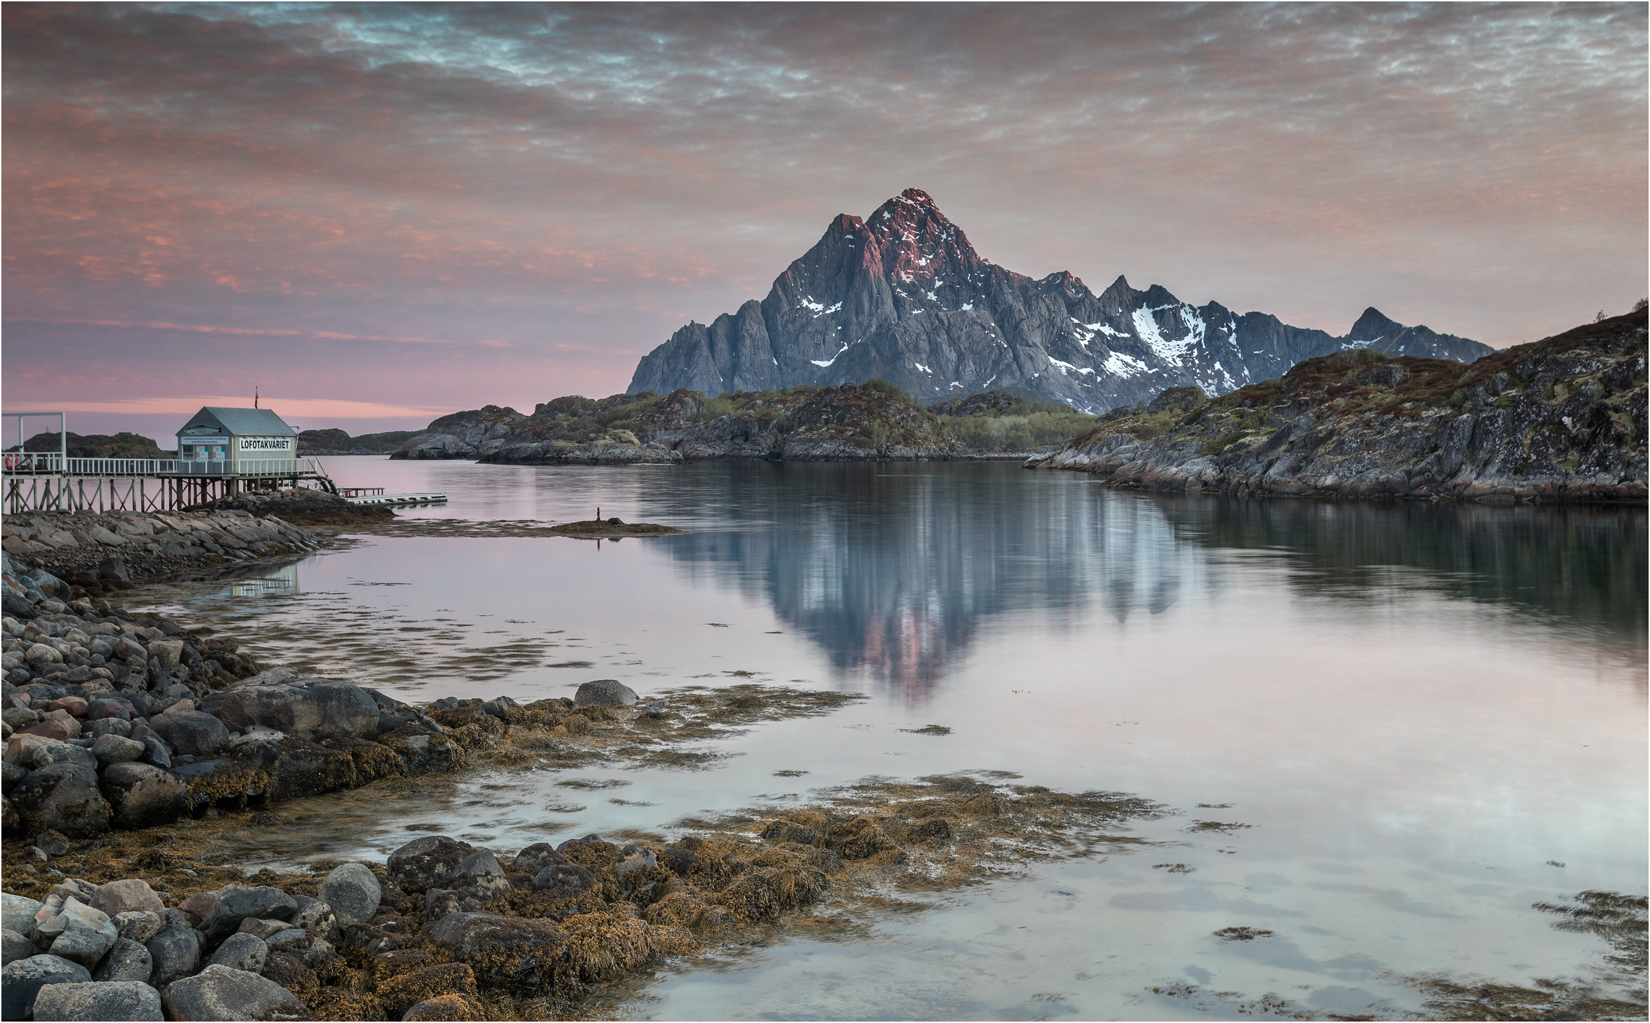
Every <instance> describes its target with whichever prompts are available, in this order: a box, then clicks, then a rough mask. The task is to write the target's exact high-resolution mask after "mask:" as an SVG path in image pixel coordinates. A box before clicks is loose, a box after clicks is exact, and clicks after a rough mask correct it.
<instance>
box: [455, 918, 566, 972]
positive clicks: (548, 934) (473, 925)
mask: <svg viewBox="0 0 1650 1023" xmlns="http://www.w3.org/2000/svg"><path fill="white" fill-rule="evenodd" d="M424 936H425V937H426V938H428V939H429V941H430V944H432V945H435V946H437V947H439V948H444V949H447V950H448V951H449V952H452V953H453V954H454V955H455V956H458V957H460V958H471V957H475V956H483V955H487V954H489V953H494V952H501V951H507V950H509V951H528V950H530V949H540V950H543V951H544V952H545V953H546V955H547V956H553V955H554V953H555V951H556V950H557V949H558V948H559V947H560V944H561V940H560V939H561V928H559V927H557V926H556V925H555V924H554V923H552V922H551V921H549V920H530V919H526V918H524V917H512V916H500V915H498V914H497V913H449V914H447V915H446V916H445V917H442V918H441V919H440V920H438V921H436V922H435V923H433V924H429V925H428V926H426V927H425V928H424ZM546 965H548V959H547V960H546Z"/></svg>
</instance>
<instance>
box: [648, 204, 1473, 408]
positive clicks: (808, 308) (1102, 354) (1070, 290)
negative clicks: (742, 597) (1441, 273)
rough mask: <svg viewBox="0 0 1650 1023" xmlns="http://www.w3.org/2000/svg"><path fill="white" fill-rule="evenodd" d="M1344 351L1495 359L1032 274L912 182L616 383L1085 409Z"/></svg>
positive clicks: (1409, 336) (1459, 342)
mask: <svg viewBox="0 0 1650 1023" xmlns="http://www.w3.org/2000/svg"><path fill="white" fill-rule="evenodd" d="M1354 348H1367V349H1371V350H1373V351H1376V352H1379V353H1381V354H1383V355H1394V356H1417V357H1426V358H1440V359H1455V360H1457V361H1462V362H1470V361H1472V360H1473V359H1477V358H1479V357H1481V356H1484V355H1487V354H1489V352H1490V351H1491V349H1490V348H1489V347H1488V346H1486V345H1482V344H1479V343H1478V342H1476V341H1469V340H1467V339H1465V338H1460V337H1454V336H1452V335H1448V334H1438V333H1436V332H1434V331H1432V330H1429V329H1428V328H1426V327H1406V326H1404V325H1402V324H1400V323H1397V322H1394V321H1393V320H1391V319H1388V318H1387V317H1386V316H1384V315H1382V314H1381V313H1380V312H1378V311H1376V310H1375V309H1367V310H1365V311H1364V314H1363V315H1362V316H1361V317H1359V319H1358V321H1357V323H1355V324H1353V326H1352V329H1351V330H1350V331H1349V332H1348V333H1347V334H1346V335H1345V336H1343V337H1334V336H1332V335H1330V334H1328V333H1325V332H1324V331H1321V330H1307V329H1303V328H1300V327H1291V326H1289V325H1287V324H1285V323H1283V322H1281V321H1280V320H1278V318H1277V317H1275V316H1270V315H1267V314H1265V313H1255V312H1251V313H1243V314H1241V315H1240V314H1238V313H1235V312H1233V311H1231V310H1229V309H1227V308H1226V307H1224V306H1222V305H1220V304H1219V303H1217V302H1210V303H1208V304H1207V305H1204V306H1193V305H1190V304H1188V303H1185V302H1182V301H1180V300H1179V299H1177V298H1176V297H1175V296H1174V295H1172V294H1170V293H1169V292H1168V291H1167V290H1165V289H1164V288H1162V287H1160V286H1158V285H1155V284H1154V285H1152V286H1151V287H1150V288H1148V289H1146V290H1145V291H1136V290H1135V289H1133V288H1131V287H1130V286H1129V282H1128V281H1127V280H1125V279H1124V278H1122V277H1119V278H1117V280H1116V281H1114V282H1112V284H1111V286H1110V287H1108V288H1106V289H1105V290H1104V291H1102V292H1100V293H1099V294H1095V293H1094V292H1092V291H1090V290H1089V288H1088V287H1087V286H1086V285H1084V283H1083V282H1082V281H1081V280H1079V279H1078V278H1077V277H1074V276H1072V275H1071V274H1070V273H1065V272H1062V273H1056V274H1050V275H1049V276H1047V277H1044V278H1042V279H1040V280H1033V279H1032V278H1030V277H1025V276H1022V275H1020V274H1017V273H1014V272H1012V271H1010V270H1006V269H1004V268H1003V267H1000V266H997V265H996V264H994V263H992V262H991V261H990V260H988V259H985V258H983V257H981V256H980V255H979V254H977V253H976V252H975V251H974V247H973V246H972V245H971V244H969V241H968V237H967V235H965V234H964V233H963V230H962V228H960V227H958V226H957V225H955V224H953V223H952V222H951V221H950V220H948V219H946V216H945V214H943V213H941V212H940V210H939V208H938V207H936V206H935V205H934V200H933V199H931V198H930V197H929V196H928V194H927V193H926V192H923V191H921V190H920V189H915V188H908V189H906V190H905V191H904V192H901V193H900V194H899V195H897V196H895V197H894V198H892V199H890V200H888V201H887V202H885V203H883V204H882V206H880V207H879V208H878V209H877V210H876V212H874V213H872V214H871V216H870V218H869V219H867V220H861V219H860V218H858V217H855V216H849V215H847V214H842V215H840V216H838V217H837V218H836V219H835V220H833V221H832V222H831V224H830V226H829V227H828V228H826V230H825V234H824V236H823V237H822V238H820V239H819V241H818V243H817V244H815V245H814V247H813V248H812V249H810V250H809V251H808V253H807V254H806V255H804V256H803V257H802V258H801V259H798V260H796V261H795V262H794V263H792V264H791V265H790V267H789V268H788V269H787V270H786V271H785V272H784V273H783V274H781V275H780V276H779V277H778V278H776V279H775V280H774V282H773V287H772V288H771V289H770V290H769V292H768V296H767V297H766V298H764V299H763V300H762V301H760V302H757V301H755V300H754V299H753V300H751V301H749V302H746V303H745V304H744V305H742V306H740V307H739V310H738V311H737V312H735V313H731V314H724V315H722V316H718V317H717V318H716V319H715V320H714V321H713V322H712V323H711V324H710V325H709V326H706V325H703V324H699V323H689V324H688V325H687V326H685V327H683V328H681V329H680V330H678V331H677V332H676V333H675V334H674V335H672V336H671V338H670V340H669V341H667V342H665V343H664V344H662V345H660V346H659V347H658V348H655V349H654V350H653V351H652V352H650V353H649V354H647V355H646V356H644V357H643V358H642V360H641V362H640V363H639V364H638V365H637V367H636V373H635V375H634V377H632V379H631V382H630V387H629V388H628V390H629V392H630V393H632V394H637V393H641V392H644V391H654V392H657V393H660V394H666V393H669V392H671V391H674V390H676V389H678V388H687V389H689V390H694V391H701V392H703V393H705V394H708V395H712V396H714V395H718V394H723V393H726V392H730V391H739V390H746V391H751V390H772V389H778V388H785V387H794V386H798V385H803V384H837V383H843V382H854V383H860V382H863V381H865V380H868V379H871V378H880V379H883V380H887V381H889V382H890V383H893V384H895V385H897V386H899V387H901V388H904V389H905V390H908V391H910V392H912V393H913V394H916V395H918V396H919V397H921V398H922V399H923V400H924V401H935V400H939V399H943V398H946V397H949V396H951V395H967V394H972V393H975V392H978V391H985V390H989V389H992V388H999V389H1009V390H1013V389H1017V388H1024V389H1027V390H1031V391H1035V392H1037V393H1039V394H1041V395H1045V396H1047V397H1048V398H1051V399H1053V400H1055V401H1059V402H1062V403H1065V404H1067V405H1070V406H1072V407H1073V408H1076V409H1079V410H1081V411H1085V412H1091V413H1094V412H1101V411H1104V410H1107V409H1110V408H1113V407H1116V406H1118V405H1123V404H1128V403H1132V402H1135V401H1138V400H1141V399H1145V398H1149V397H1151V396H1152V395H1154V394H1157V393H1158V392H1160V391H1162V390H1164V389H1165V388H1168V387H1174V386H1181V385H1190V386H1196V387H1199V388H1201V389H1202V390H1203V391H1205V392H1206V393H1209V394H1225V393H1227V392H1228V391H1233V390H1236V389H1237V388H1239V387H1242V386H1244V385H1245V384H1249V383H1254V382H1258V381H1261V380H1266V379H1269V378H1272V377H1277V376H1279V375H1281V374H1282V373H1283V372H1284V371H1286V370H1288V369H1289V368H1290V367H1291V366H1293V365H1295V364H1296V363H1297V362H1299V361H1301V360H1302V359H1307V358H1311V357H1313V356H1318V355H1326V354H1328V353H1331V352H1337V351H1343V350H1347V349H1354Z"/></svg>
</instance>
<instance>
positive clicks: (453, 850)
mask: <svg viewBox="0 0 1650 1023" xmlns="http://www.w3.org/2000/svg"><path fill="white" fill-rule="evenodd" d="M474 851H475V847H474V846H472V845H469V844H468V843H465V842H459V841H455V840H454V839H451V838H448V837H447V836H446V835H430V836H428V837H427V838H415V839H413V840H412V841H411V842H408V843H407V844H406V845H404V846H402V847H401V848H399V849H397V850H396V851H395V852H393V853H390V858H389V863H388V869H389V875H390V877H391V878H392V879H394V881H395V883H396V884H398V885H400V886H401V887H403V888H406V887H409V886H410V887H418V888H422V887H425V886H427V885H431V884H434V883H435V882H436V881H437V880H438V879H440V878H442V877H445V876H447V875H448V874H450V873H452V872H453V870H454V869H456V868H457V867H458V865H459V864H460V863H462V862H463V861H464V859H465V857H467V856H469V855H470V854H471V853H472V852H474Z"/></svg>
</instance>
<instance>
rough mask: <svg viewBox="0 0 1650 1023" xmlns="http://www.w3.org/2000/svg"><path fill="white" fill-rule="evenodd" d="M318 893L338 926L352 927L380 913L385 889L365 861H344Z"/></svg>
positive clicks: (324, 882) (322, 884) (323, 882)
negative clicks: (379, 906)
mask: <svg viewBox="0 0 1650 1023" xmlns="http://www.w3.org/2000/svg"><path fill="white" fill-rule="evenodd" d="M500 873H503V872H502V871H500ZM317 894H318V895H320V897H321V901H323V902H325V903H327V904H328V905H330V906H331V907H332V911H333V914H334V916H335V918H336V919H337V921H338V926H339V927H348V926H350V925H351V924H360V923H366V922H367V921H368V920H371V919H372V918H373V917H375V916H377V915H378V903H379V902H380V900H382V899H383V896H384V890H383V887H382V886H381V885H379V883H378V878H376V877H374V876H373V874H372V871H370V870H368V869H367V868H366V867H365V866H364V865H363V864H360V863H344V864H341V865H339V866H338V867H337V868H335V869H334V870H333V871H332V873H330V874H328V875H327V876H326V880H324V881H322V882H321V888H320V891H319V892H317Z"/></svg>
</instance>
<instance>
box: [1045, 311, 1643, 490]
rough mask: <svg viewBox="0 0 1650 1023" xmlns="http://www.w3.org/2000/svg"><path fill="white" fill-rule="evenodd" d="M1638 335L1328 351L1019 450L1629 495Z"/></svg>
mask: <svg viewBox="0 0 1650 1023" xmlns="http://www.w3.org/2000/svg"><path fill="white" fill-rule="evenodd" d="M1375 329H1385V328H1384V327H1382V326H1377V327H1376V328H1375ZM1645 339H1646V319H1645V312H1644V311H1643V310H1639V311H1637V312H1634V313H1631V314H1629V315H1627V316H1618V317H1615V318H1614V319H1607V320H1604V321H1601V322H1599V323H1593V324H1587V325H1586V326H1582V327H1577V328H1576V329H1574V330H1571V331H1567V332H1565V333H1563V334H1559V335H1557V336H1555V337H1551V338H1547V339H1546V340H1544V341H1537V342H1535V343H1533V344H1527V345H1519V346H1517V347H1515V348H1509V349H1507V350H1506V351H1501V352H1496V353H1495V354H1493V355H1490V356H1487V357H1485V358H1482V359H1479V360H1478V361H1476V362H1474V363H1472V364H1471V365H1468V366H1461V365H1459V364H1456V363H1453V362H1446V361H1441V360H1436V359H1420V358H1415V357H1412V356H1398V357H1391V356H1387V355H1382V354H1380V353H1379V352H1376V351H1369V350H1362V351H1347V352H1340V353H1337V354H1334V355H1329V356H1323V357H1319V358H1315V359H1310V360H1307V361H1306V362H1303V363H1301V364H1299V365H1297V366H1295V367H1294V368H1293V369H1292V370H1290V371H1289V373H1287V374H1286V375H1285V376H1284V377H1283V378H1282V379H1281V380H1269V381H1266V382H1264V383H1261V384H1254V385H1250V386H1248V387H1244V388H1241V389H1239V390H1237V391H1234V392H1232V393H1230V394H1227V395H1225V396H1224V397H1220V398H1216V399H1214V400H1213V401H1207V402H1205V401H1204V400H1203V398H1202V396H1201V395H1196V394H1195V393H1192V394H1189V393H1187V392H1178V393H1176V394H1174V398H1173V400H1170V401H1163V402H1158V401H1154V402H1152V403H1151V405H1150V406H1146V407H1144V408H1141V409H1139V410H1138V411H1136V412H1134V413H1133V414H1129V415H1123V416H1118V417H1116V418H1112V417H1108V418H1107V420H1106V421H1105V422H1102V423H1101V424H1100V425H1099V426H1097V427H1095V428H1094V429H1093V430H1091V431H1089V432H1087V433H1085V434H1083V435H1082V436H1079V437H1077V438H1075V439H1074V440H1072V442H1071V443H1070V444H1068V445H1066V447H1065V448H1063V449H1062V450H1060V451H1059V452H1058V453H1056V454H1055V455H1053V456H1050V457H1045V458H1041V459H1033V460H1032V461H1031V462H1028V463H1027V465H1028V467H1032V468H1039V467H1040V468H1050V469H1079V470H1085V471H1088V472H1093V473H1098V474H1100V475H1102V476H1105V477H1106V478H1107V479H1108V481H1109V482H1110V483H1111V484H1112V485H1113V486H1119V487H1130V488H1142V489H1149V490H1192V491H1211V492H1219V493H1231V494H1239V495H1249V494H1253V495H1309V496H1323V497H1387V498H1393V497H1405V498H1453V499H1465V500H1490V501H1513V500H1541V501H1594V500H1598V501H1621V500H1626V501H1639V502H1642V501H1644V500H1645V496H1646V486H1645V484H1646V449H1645V429H1646V427H1645V417H1646V397H1645V393H1646V392H1645V348H1646V343H1645ZM1169 396H1170V395H1169V394H1168V393H1166V394H1165V395H1164V396H1163V397H1165V398H1168V397H1169Z"/></svg>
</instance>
